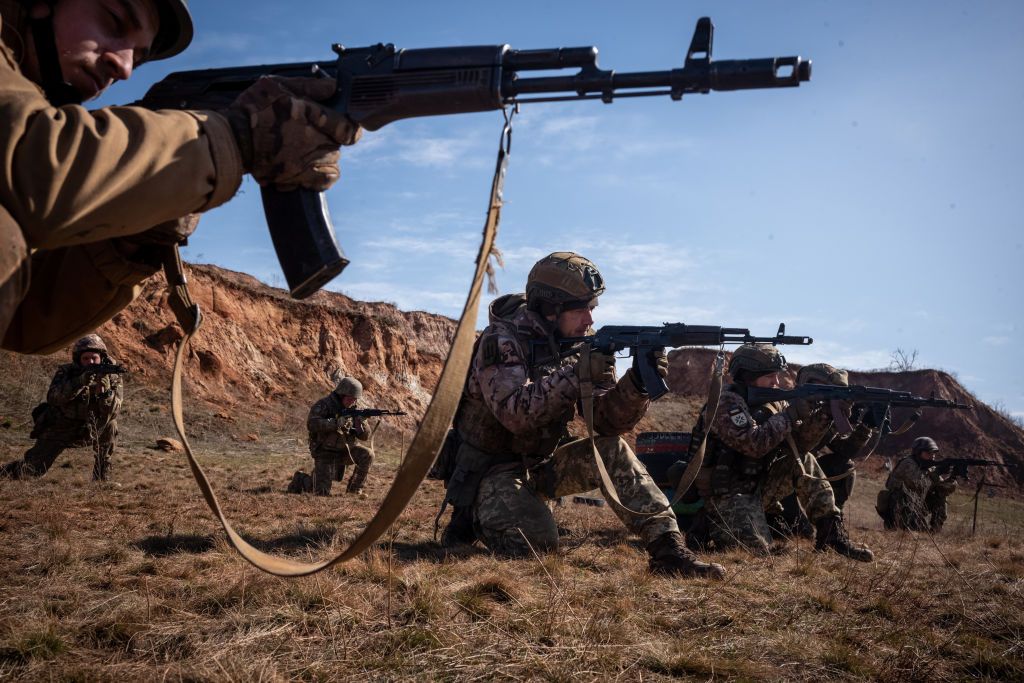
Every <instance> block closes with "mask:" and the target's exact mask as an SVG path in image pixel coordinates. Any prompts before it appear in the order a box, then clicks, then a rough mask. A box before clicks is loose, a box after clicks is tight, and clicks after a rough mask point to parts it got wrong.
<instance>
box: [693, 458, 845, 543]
mask: <svg viewBox="0 0 1024 683" xmlns="http://www.w3.org/2000/svg"><path fill="white" fill-rule="evenodd" d="M824 478H825V474H824V472H822V470H821V467H820V466H819V465H818V461H817V459H816V458H815V457H814V456H813V455H811V454H809V453H805V454H803V455H802V456H801V457H800V458H799V464H798V461H797V459H795V458H794V457H793V455H792V454H786V455H785V456H784V457H781V458H778V459H776V460H775V462H773V463H772V465H771V466H770V467H769V468H768V471H767V472H766V473H765V475H764V476H763V477H762V479H761V482H760V486H759V487H758V492H757V493H754V494H746V493H738V494H732V495H728V496H711V497H710V498H709V499H708V501H707V514H708V537H709V540H710V541H711V542H712V543H714V546H715V549H716V550H722V549H724V548H729V547H732V546H736V545H741V546H744V547H745V548H746V549H748V550H749V551H750V552H753V553H758V554H766V553H768V552H769V551H770V549H771V543H772V535H771V530H770V529H769V528H768V520H767V518H766V513H781V512H782V503H781V501H782V499H783V498H785V497H786V496H788V495H790V494H792V493H795V494H796V497H797V500H798V501H799V503H800V506H801V507H802V508H803V509H804V512H805V513H806V514H807V516H808V517H809V518H810V520H811V522H812V523H813V522H817V521H818V520H820V519H824V518H826V517H831V516H833V515H837V514H839V508H837V507H836V503H835V496H834V494H833V493H832V486H831V484H830V483H829V482H827V481H824Z"/></svg>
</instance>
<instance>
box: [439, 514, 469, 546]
mask: <svg viewBox="0 0 1024 683" xmlns="http://www.w3.org/2000/svg"><path fill="white" fill-rule="evenodd" d="M475 542H476V530H475V529H474V528H473V513H472V510H470V508H468V507H461V506H452V518H451V519H450V520H448V525H447V526H446V527H445V528H444V531H442V532H441V545H442V546H443V547H445V548H457V547H459V546H463V545H473V543H475Z"/></svg>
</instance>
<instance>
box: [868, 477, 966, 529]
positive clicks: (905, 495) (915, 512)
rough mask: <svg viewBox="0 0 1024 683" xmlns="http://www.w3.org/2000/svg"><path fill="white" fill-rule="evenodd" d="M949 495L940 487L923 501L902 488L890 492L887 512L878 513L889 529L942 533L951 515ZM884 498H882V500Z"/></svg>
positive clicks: (929, 492)
mask: <svg viewBox="0 0 1024 683" xmlns="http://www.w3.org/2000/svg"><path fill="white" fill-rule="evenodd" d="M948 495H949V494H948V493H946V492H944V491H943V490H941V489H940V488H938V487H934V486H933V487H932V488H930V489H929V490H928V493H927V494H926V495H925V497H924V499H923V500H922V499H921V498H920V497H918V496H915V495H914V494H912V493H909V492H907V491H906V490H904V489H902V488H897V489H895V490H893V491H889V492H888V495H887V496H885V497H884V498H885V500H886V501H887V503H886V506H885V507H886V508H887V509H885V510H883V509H881V508H879V510H878V512H879V515H881V517H882V520H883V521H884V522H885V528H887V529H909V530H911V531H941V530H942V527H943V525H944V524H945V523H946V518H947V516H948V514H949V512H948V506H947V504H946V498H947V497H948ZM881 498H883V496H880V499H881Z"/></svg>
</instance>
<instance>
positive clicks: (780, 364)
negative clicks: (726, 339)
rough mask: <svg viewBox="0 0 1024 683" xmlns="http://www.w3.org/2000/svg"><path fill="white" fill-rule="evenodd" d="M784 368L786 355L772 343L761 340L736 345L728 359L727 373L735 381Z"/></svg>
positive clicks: (745, 379) (744, 380)
mask: <svg viewBox="0 0 1024 683" xmlns="http://www.w3.org/2000/svg"><path fill="white" fill-rule="evenodd" d="M785 369H786V357H785V356H783V355H782V352H781V351H779V350H778V348H776V347H775V345H774V344H767V343H763V342H762V343H756V344H743V345H742V346H738V347H737V348H736V350H735V351H733V352H732V358H731V359H729V374H730V375H732V378H733V380H734V381H736V382H746V381H747V380H750V379H753V378H755V377H760V376H761V375H768V374H771V373H773V372H779V371H780V370H785Z"/></svg>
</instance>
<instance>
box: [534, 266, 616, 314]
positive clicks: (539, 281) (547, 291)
mask: <svg viewBox="0 0 1024 683" xmlns="http://www.w3.org/2000/svg"><path fill="white" fill-rule="evenodd" d="M603 293H604V278H602V277H601V272H600V271H599V270H598V269H597V266H595V265H594V263H593V262H592V261H591V260H590V259H587V258H584V257H582V256H580V255H579V254H576V253H574V252H571V251H556V252H554V253H553V254H548V255H547V256H545V257H544V258H542V259H541V260H540V261H537V263H535V264H534V266H533V268H531V269H530V274H529V275H528V276H527V278H526V305H527V308H529V309H530V310H531V311H537V312H538V313H540V314H542V315H545V316H547V315H558V314H559V313H561V312H562V311H567V310H572V309H574V308H583V307H584V306H589V305H591V304H592V303H596V300H597V297H599V296H601V294H603Z"/></svg>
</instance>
